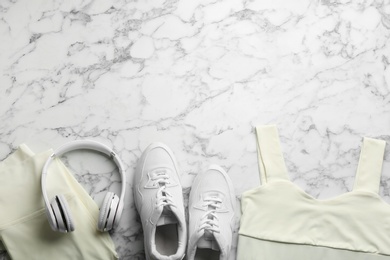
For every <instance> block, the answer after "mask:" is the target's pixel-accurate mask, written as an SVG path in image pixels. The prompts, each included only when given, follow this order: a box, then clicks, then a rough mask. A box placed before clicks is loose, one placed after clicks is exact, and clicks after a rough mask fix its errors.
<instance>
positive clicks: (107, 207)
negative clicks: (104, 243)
mask: <svg viewBox="0 0 390 260" xmlns="http://www.w3.org/2000/svg"><path fill="white" fill-rule="evenodd" d="M118 202H119V198H118V196H117V195H115V193H113V192H108V193H107V194H106V196H105V197H104V200H103V204H102V207H101V208H100V212H99V222H98V230H99V231H109V230H111V229H112V227H113V224H114V220H115V216H116V210H117V208H118Z"/></svg>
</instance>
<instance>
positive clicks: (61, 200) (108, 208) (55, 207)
mask: <svg viewBox="0 0 390 260" xmlns="http://www.w3.org/2000/svg"><path fill="white" fill-rule="evenodd" d="M79 149H88V150H94V151H98V152H101V153H104V154H106V155H108V156H109V157H111V158H112V159H113V160H114V162H115V163H116V165H117V166H118V169H119V173H120V175H121V178H122V189H121V194H120V197H118V196H117V195H116V194H115V193H113V192H108V193H107V194H106V196H105V198H104V200H103V205H102V207H101V209H100V213H99V221H98V230H100V231H109V230H111V229H113V228H115V227H117V226H118V224H119V220H120V218H121V215H122V211H123V200H124V197H125V190H126V189H125V186H126V176H125V173H124V171H123V169H124V167H123V164H122V162H121V160H120V159H119V157H118V155H117V154H116V153H115V152H114V151H113V150H111V149H110V148H109V147H108V146H106V145H104V144H101V143H98V142H95V141H88V140H85V141H72V142H69V143H66V144H64V145H63V146H61V147H60V148H58V149H57V150H56V151H54V153H53V154H52V155H51V156H50V157H49V158H48V159H47V161H46V163H45V165H44V166H43V169H42V176H41V186H42V195H43V199H44V201H45V208H46V215H47V218H48V220H49V224H50V227H51V228H52V229H53V230H54V231H59V232H64V233H65V232H72V231H73V230H74V229H75V228H74V224H73V219H72V215H71V214H70V210H69V206H68V203H67V202H66V199H65V197H64V196H63V195H56V196H55V197H54V199H53V200H52V201H51V203H50V202H49V198H48V196H47V193H46V175H47V171H48V169H49V166H50V163H51V162H52V161H53V158H55V157H59V156H61V155H63V154H65V153H67V152H70V151H74V150H79Z"/></svg>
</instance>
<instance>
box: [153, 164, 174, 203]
mask: <svg viewBox="0 0 390 260" xmlns="http://www.w3.org/2000/svg"><path fill="white" fill-rule="evenodd" d="M152 181H155V183H157V184H158V185H159V186H160V188H159V189H158V191H157V201H156V207H161V206H163V207H164V206H171V207H176V206H175V205H174V204H173V201H172V199H171V198H172V195H171V194H170V193H169V192H168V191H166V190H165V188H166V184H169V183H170V182H169V175H168V174H167V172H166V170H159V171H157V172H156V176H155V177H153V178H152Z"/></svg>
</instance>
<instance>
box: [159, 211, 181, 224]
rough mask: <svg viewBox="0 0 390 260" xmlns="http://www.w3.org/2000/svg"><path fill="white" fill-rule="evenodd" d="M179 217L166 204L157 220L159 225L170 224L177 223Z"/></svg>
mask: <svg viewBox="0 0 390 260" xmlns="http://www.w3.org/2000/svg"><path fill="white" fill-rule="evenodd" d="M177 223H178V221H177V218H176V216H175V214H173V212H172V210H171V207H169V206H165V207H164V208H163V210H162V212H161V215H160V218H159V219H158V220H157V226H163V225H168V224H177Z"/></svg>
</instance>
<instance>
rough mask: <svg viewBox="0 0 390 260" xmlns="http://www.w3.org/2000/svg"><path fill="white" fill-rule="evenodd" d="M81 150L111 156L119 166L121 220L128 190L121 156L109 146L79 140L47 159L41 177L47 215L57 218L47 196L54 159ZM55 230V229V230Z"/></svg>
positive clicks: (119, 213)
mask: <svg viewBox="0 0 390 260" xmlns="http://www.w3.org/2000/svg"><path fill="white" fill-rule="evenodd" d="M81 149H87V150H93V151H98V152H101V153H103V154H105V155H107V156H109V157H110V158H112V159H113V161H114V162H115V164H116V165H117V167H118V170H119V173H120V176H121V179H122V185H121V192H120V196H119V204H118V216H117V218H118V219H119V218H120V216H121V214H122V210H123V201H124V197H125V190H126V175H125V173H124V167H123V163H122V161H121V160H120V159H119V156H118V155H117V154H116V153H115V152H114V151H113V150H112V149H111V148H109V147H108V146H106V145H104V144H102V143H99V142H96V141H91V140H77V141H71V142H68V143H66V144H64V145H62V146H60V147H59V148H58V149H57V150H55V151H54V152H53V153H52V154H51V155H50V157H49V158H48V159H47V161H46V163H45V165H44V166H43V169H42V176H41V187H42V195H43V199H44V202H45V206H46V207H45V208H46V214H47V215H48V217H50V218H51V219H54V218H55V217H54V215H53V212H52V210H50V209H49V208H50V207H51V205H50V201H49V198H48V196H47V193H46V175H47V172H48V170H49V166H50V164H51V162H52V161H53V159H54V158H55V157H60V156H61V155H63V154H65V153H68V152H71V151H76V150H81ZM49 223H50V225H51V226H52V225H53V223H52V221H49ZM52 228H53V226H52ZM53 229H55V228H53Z"/></svg>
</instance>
